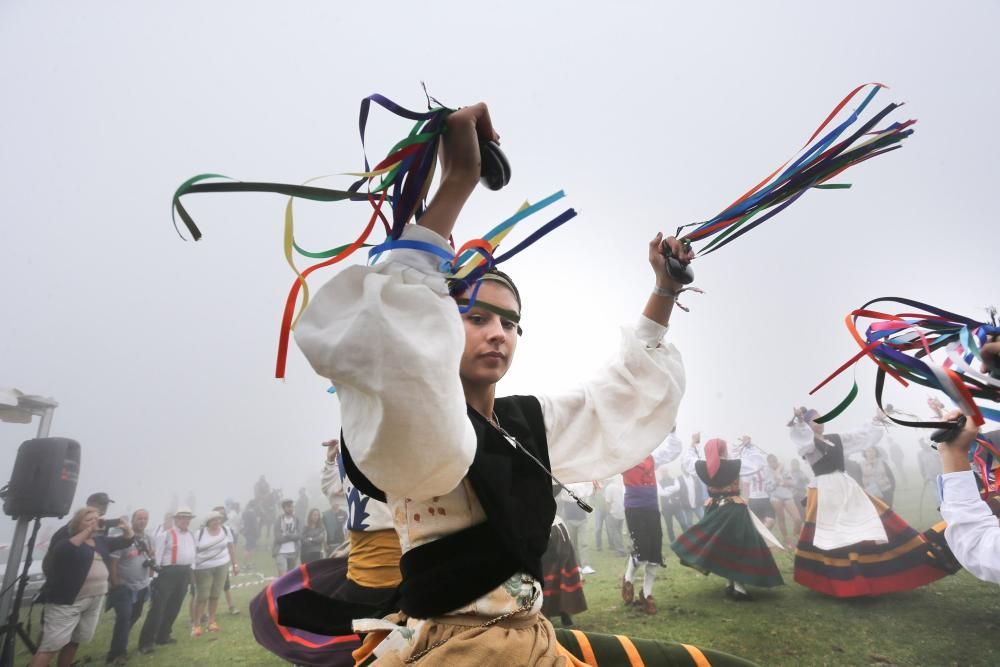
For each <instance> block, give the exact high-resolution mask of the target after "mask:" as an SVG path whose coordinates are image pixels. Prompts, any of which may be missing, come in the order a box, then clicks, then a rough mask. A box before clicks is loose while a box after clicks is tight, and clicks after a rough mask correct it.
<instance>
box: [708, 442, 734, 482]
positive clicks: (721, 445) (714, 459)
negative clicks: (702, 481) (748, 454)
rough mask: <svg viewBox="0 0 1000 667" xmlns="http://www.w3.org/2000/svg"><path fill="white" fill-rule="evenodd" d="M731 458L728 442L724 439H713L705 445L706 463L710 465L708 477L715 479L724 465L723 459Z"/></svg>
mask: <svg viewBox="0 0 1000 667" xmlns="http://www.w3.org/2000/svg"><path fill="white" fill-rule="evenodd" d="M725 458H729V452H728V451H727V450H726V441H725V440H723V439H722V438H712V439H711V440H709V441H708V442H706V443H705V462H706V463H707V464H708V476H709V477H715V473H717V472H719V466H720V465H722V459H725Z"/></svg>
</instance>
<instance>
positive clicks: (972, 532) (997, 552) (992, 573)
mask: <svg viewBox="0 0 1000 667" xmlns="http://www.w3.org/2000/svg"><path fill="white" fill-rule="evenodd" d="M938 481H939V482H938V483H939V484H940V491H941V518H943V519H944V520H945V521H946V522H947V523H948V527H947V528H945V529H944V537H945V540H946V541H947V542H948V546H949V547H950V548H951V550H952V553H954V554H955V558H956V559H958V562H959V563H961V564H962V567H964V568H965V569H966V570H968V571H969V572H971V573H972V574H973V575H975V576H976V577H978V578H979V579H982V580H983V581H992V582H993V583H1000V523H998V521H997V517H995V516H994V515H993V512H992V511H990V508H989V505H987V504H986V503H985V502H983V500H982V499H981V498H980V497H979V489H978V488H977V486H976V478H975V477H974V476H973V472H972V471H971V470H968V471H965V472H952V473H946V474H944V475H941V476H940V477H939V478H938Z"/></svg>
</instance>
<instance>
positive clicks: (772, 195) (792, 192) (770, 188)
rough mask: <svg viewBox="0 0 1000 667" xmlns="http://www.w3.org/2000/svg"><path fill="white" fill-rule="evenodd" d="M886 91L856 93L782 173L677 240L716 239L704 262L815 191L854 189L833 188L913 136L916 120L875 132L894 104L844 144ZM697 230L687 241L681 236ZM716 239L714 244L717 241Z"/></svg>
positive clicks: (704, 252) (780, 169) (702, 252)
mask: <svg viewBox="0 0 1000 667" xmlns="http://www.w3.org/2000/svg"><path fill="white" fill-rule="evenodd" d="M869 86H871V87H872V89H871V90H870V91H869V92H868V94H867V95H866V96H865V97H864V99H863V100H862V102H861V104H860V105H859V106H858V107H857V108H856V109H855V110H854V111H853V112H852V113H851V115H850V116H848V118H847V119H845V120H844V121H843V122H841V123H839V124H838V125H836V126H835V127H834V128H833V129H832V130H830V132H828V133H827V134H826V135H825V136H823V137H822V138H821V139H819V140H818V141H816V138H817V137H818V136H819V135H820V133H822V132H823V131H824V130H825V129H826V128H827V127H828V126H830V124H831V123H832V122H833V119H834V118H835V117H836V116H837V115H838V114H839V113H840V112H841V110H842V109H843V108H844V107H845V106H847V104H848V103H849V102H850V101H851V100H852V99H853V98H854V97H855V96H856V95H858V94H859V93H860V92H861V91H862V90H864V89H865V88H867V87H869ZM884 87H885V86H884V85H883V84H881V83H867V84H862V85H860V86H858V87H857V88H855V89H854V90H852V91H851V92H850V93H849V94H848V95H847V96H846V97H845V98H844V99H843V100H841V101H840V103H839V104H838V105H837V106H836V107H834V109H833V111H831V112H830V114H829V115H828V116H827V117H826V120H824V121H823V122H822V123H821V124H820V126H819V127H818V128H816V131H815V132H813V134H812V136H810V137H809V139H808V140H807V141H806V143H805V144H804V145H803V146H802V148H801V149H799V151H798V152H797V153H796V155H798V157H797V158H795V156H793V157H792V158H789V159H788V160H786V161H785V163H784V164H782V165H781V166H780V167H778V168H777V169H775V170H774V171H773V172H771V173H770V174H768V176H767V177H766V178H764V180H762V181H761V182H760V183H758V184H757V185H755V186H753V187H752V188H750V190H748V191H747V192H745V193H744V194H743V195H742V196H741V197H740V198H738V199H737V200H736V201H734V202H733V203H732V204H730V205H729V206H728V207H727V208H726V209H725V210H723V211H722V212H721V213H719V214H718V215H716V216H715V217H714V218H712V219H710V220H707V221H705V222H696V223H692V224H689V225H683V226H681V227H679V228H678V229H677V236H678V238H680V239H681V240H682V241H685V242H687V243H688V244H690V243H692V242H695V241H702V240H706V239H711V240H710V241H709V242H708V243H707V244H706V245H705V246H704V247H702V248H701V249H700V250H698V251H697V254H698V256H702V255H707V254H709V253H712V252H715V251H716V250H718V249H720V248H722V247H723V246H725V245H727V244H729V243H731V242H732V241H735V240H736V239H737V238H739V237H740V236H742V235H743V234H746V233H747V232H749V231H751V230H752V229H754V228H756V227H758V226H759V225H761V224H763V223H764V222H766V221H768V220H770V219H771V218H772V217H774V216H775V215H777V214H778V213H780V212H781V211H783V210H784V209H785V208H787V207H788V206H790V205H791V204H792V203H794V202H795V201H796V200H797V199H798V198H799V197H801V196H802V195H803V194H805V192H806V191H807V190H809V189H810V188H819V189H844V188H849V187H851V186H850V184H844V183H829V181H830V179H832V178H834V177H835V176H837V175H839V174H840V173H841V172H843V171H844V170H846V169H848V168H850V167H852V166H854V165H856V164H858V163H860V162H864V161H865V160H868V159H870V158H873V157H876V156H878V155H882V154H883V153H888V152H890V151H894V150H896V149H897V148H901V146H900V142H901V141H902V140H903V139H905V138H906V137H908V136H910V135H911V134H912V133H913V130H911V129H908V128H909V127H910V126H911V125H913V124H914V123H916V121H915V120H907V121H905V122H902V123H899V122H895V123H892V124H891V125H889V126H887V127H885V128H883V129H881V130H873V129H872V128H874V127H875V125H877V124H878V123H879V122H881V121H882V120H883V119H884V118H885V117H886V116H887V115H889V114H890V113H891V112H892V111H894V110H895V109H896V108H898V107H899V106H901V105H899V104H889V105H888V106H886V107H885V108H884V109H882V110H881V111H880V112H878V113H877V114H875V116H874V117H872V118H871V119H869V120H867V121H865V122H864V123H863V124H862V125H861V126H860V127H859V128H857V130H855V131H854V133H853V134H851V135H849V136H848V137H847V138H846V139H843V140H841V141H840V142H838V143H834V142H836V141H837V139H838V138H839V137H840V136H841V135H842V134H843V133H844V132H845V131H846V130H847V129H848V128H849V127H851V126H852V125H853V124H854V123H855V122H857V120H858V119H859V117H860V115H861V113H862V112H863V111H864V110H865V108H866V107H867V106H868V104H869V103H870V102H871V101H872V99H873V98H874V97H875V95H876V94H877V93H878V91H879V90H880V89H882V88H884ZM688 227H695V228H696V229H694V230H692V231H690V232H688V233H687V234H685V235H684V236H681V231H682V230H684V229H686V228H688ZM713 237H714V238H713Z"/></svg>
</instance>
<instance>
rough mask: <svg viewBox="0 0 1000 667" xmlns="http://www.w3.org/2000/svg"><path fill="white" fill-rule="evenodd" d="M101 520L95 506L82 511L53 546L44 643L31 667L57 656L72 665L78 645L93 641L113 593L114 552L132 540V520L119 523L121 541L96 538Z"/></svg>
mask: <svg viewBox="0 0 1000 667" xmlns="http://www.w3.org/2000/svg"><path fill="white" fill-rule="evenodd" d="M99 519H100V513H99V511H98V509H97V508H95V507H84V508H82V509H79V510H77V512H76V513H75V514H74V515H73V518H72V520H71V521H70V522H69V525H68V527H67V534H68V535H69V537H68V538H67V539H65V540H61V541H59V542H58V543H56V544H55V545H54V546H53V547H52V551H53V553H52V556H51V558H50V561H49V562H50V565H51V567H50V574H49V577H48V579H47V580H46V582H45V588H44V589H43V591H42V595H43V599H44V600H45V610H44V612H43V614H44V618H45V620H44V623H43V626H42V641H41V643H40V644H39V646H38V651H37V652H36V653H35V657H34V658H33V659H32V661H31V667H45V666H46V665H48V664H49V662H50V661H51V660H52V656H54V655H55V654H56V653H58V654H59V664H60V665H68V664H70V663H71V662H73V658H74V657H75V655H76V650H77V648H78V647H79V645H80V644H82V643H86V642H89V641H90V640H91V639H93V638H94V631H95V630H96V629H97V622H98V621H99V620H100V616H101V610H102V609H103V608H104V596H105V594H106V593H107V592H108V571H109V561H110V558H111V552H112V551H117V550H118V549H124V548H126V547H128V546H129V545H131V544H132V541H133V535H132V527H131V526H130V525H129V522H128V520H127V519H123V520H122V521H120V522H119V524H118V525H119V528H121V530H122V533H123V535H122V536H121V537H107V536H105V535H97V534H96V533H97V531H98V530H99ZM95 555H96V556H100V558H95V557H94V556H95Z"/></svg>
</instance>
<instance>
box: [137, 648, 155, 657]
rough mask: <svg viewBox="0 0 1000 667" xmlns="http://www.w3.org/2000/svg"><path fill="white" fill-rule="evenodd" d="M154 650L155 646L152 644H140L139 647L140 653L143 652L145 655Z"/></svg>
mask: <svg viewBox="0 0 1000 667" xmlns="http://www.w3.org/2000/svg"><path fill="white" fill-rule="evenodd" d="M152 652H153V647H152V646H140V647H139V653H142V654H143V655H149V654H150V653H152Z"/></svg>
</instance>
